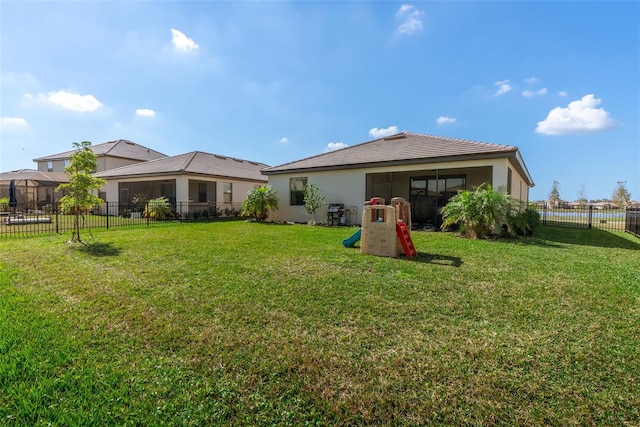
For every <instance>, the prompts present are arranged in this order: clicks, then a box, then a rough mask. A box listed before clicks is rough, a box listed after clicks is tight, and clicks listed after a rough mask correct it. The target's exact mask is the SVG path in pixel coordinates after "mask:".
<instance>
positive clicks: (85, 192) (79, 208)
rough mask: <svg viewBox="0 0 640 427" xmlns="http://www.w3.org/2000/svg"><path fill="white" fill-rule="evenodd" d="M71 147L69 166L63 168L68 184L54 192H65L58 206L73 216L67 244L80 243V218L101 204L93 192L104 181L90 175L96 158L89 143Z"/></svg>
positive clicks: (94, 167)
mask: <svg viewBox="0 0 640 427" xmlns="http://www.w3.org/2000/svg"><path fill="white" fill-rule="evenodd" d="M73 147H74V148H75V149H76V151H75V152H74V153H73V154H72V155H71V158H70V159H69V165H68V166H67V167H65V168H64V171H65V172H66V173H67V175H69V182H68V183H64V184H60V185H58V187H57V188H56V191H66V193H67V194H66V195H64V196H63V197H62V198H61V199H60V206H61V208H62V211H63V212H64V213H66V214H71V215H75V218H74V220H73V232H72V234H71V240H70V241H69V242H70V243H75V242H77V243H82V239H81V238H80V228H81V223H80V218H81V217H82V218H84V215H85V214H86V213H88V212H89V210H90V209H91V208H92V207H94V206H96V205H98V204H101V203H102V199H100V198H99V197H98V196H96V195H95V194H94V193H93V192H94V191H95V190H98V189H100V187H102V186H103V185H104V184H105V183H106V181H105V180H104V179H102V178H96V177H95V176H93V175H92V174H93V173H94V172H95V171H96V166H97V156H96V155H95V153H94V152H93V151H92V150H91V142H89V141H82V142H81V143H77V142H74V143H73Z"/></svg>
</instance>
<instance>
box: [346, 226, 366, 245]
mask: <svg viewBox="0 0 640 427" xmlns="http://www.w3.org/2000/svg"><path fill="white" fill-rule="evenodd" d="M361 234H362V228H360V229H358V231H356V232H355V233H353V235H352V236H351V237H348V238H346V239H344V240H343V241H342V244H343V245H344V247H345V248H352V247H353V245H355V244H356V242H358V241H360V235H361Z"/></svg>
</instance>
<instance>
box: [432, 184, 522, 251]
mask: <svg viewBox="0 0 640 427" xmlns="http://www.w3.org/2000/svg"><path fill="white" fill-rule="evenodd" d="M518 203H519V202H518V201H515V200H513V199H512V198H511V197H510V196H509V195H507V194H506V193H505V192H504V191H503V190H501V189H499V190H494V189H493V187H492V186H491V185H490V184H487V183H484V184H482V185H480V186H478V187H477V188H476V189H475V190H473V191H470V190H464V191H460V192H459V193H458V194H456V195H455V196H453V197H452V198H451V199H450V200H449V202H448V203H447V205H446V206H445V207H444V208H443V209H442V218H443V222H442V227H441V228H442V229H445V228H448V227H451V226H452V225H459V226H460V231H461V232H462V233H463V234H467V235H469V236H470V237H473V238H475V239H481V238H485V237H488V236H490V235H491V233H492V231H493V230H494V229H502V226H503V225H505V224H507V218H508V217H509V215H511V214H512V213H513V212H516V211H518Z"/></svg>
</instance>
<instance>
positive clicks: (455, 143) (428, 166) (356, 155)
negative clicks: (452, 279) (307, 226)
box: [262, 132, 534, 227]
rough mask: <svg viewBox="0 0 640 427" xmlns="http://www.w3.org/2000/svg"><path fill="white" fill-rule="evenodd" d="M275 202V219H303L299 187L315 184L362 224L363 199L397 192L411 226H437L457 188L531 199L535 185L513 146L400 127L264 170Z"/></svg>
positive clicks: (348, 217)
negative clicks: (275, 195)
mask: <svg viewBox="0 0 640 427" xmlns="http://www.w3.org/2000/svg"><path fill="white" fill-rule="evenodd" d="M262 173H263V174H265V175H267V176H268V179H269V184H270V185H271V186H272V187H273V188H274V190H276V191H277V192H278V196H279V199H280V203H279V209H278V212H277V218H278V220H281V221H293V222H306V221H308V220H309V216H308V215H307V214H306V212H305V210H304V203H303V198H302V189H303V188H304V186H305V185H307V184H315V185H317V186H318V188H319V189H320V190H321V191H322V193H323V195H324V196H325V202H326V203H327V204H339V205H343V206H344V211H343V215H344V216H346V218H345V219H346V222H347V223H348V224H360V222H361V215H362V207H363V204H364V201H365V200H369V199H371V198H372V197H382V198H384V199H385V200H386V202H387V203H389V201H390V200H391V198H392V197H403V198H405V199H406V200H407V201H409V202H410V203H411V215H412V220H413V224H415V225H423V226H433V227H438V226H439V225H440V224H441V221H442V218H441V215H440V213H441V209H442V207H443V206H445V205H446V203H447V201H448V200H449V199H450V198H451V197H452V196H454V195H455V194H457V192H458V190H463V189H473V188H475V187H477V186H479V185H480V184H482V183H485V182H486V183H489V184H491V185H492V186H493V187H494V188H499V187H504V188H506V191H507V192H508V193H509V194H510V195H511V196H512V197H514V198H516V199H518V200H522V201H524V202H528V201H529V188H531V187H533V185H534V182H533V180H532V178H531V175H530V174H529V171H528V170H527V167H526V165H525V162H524V160H523V158H522V155H521V154H520V151H519V150H518V148H517V147H515V146H511V145H500V144H489V143H482V142H475V141H469V140H462V139H454V138H446V137H440V136H430V135H424V134H419V133H412V132H401V133H398V134H395V135H391V136H387V137H384V138H379V139H375V140H372V141H368V142H364V143H361V144H358V145H354V146H350V147H347V148H343V149H340V150H336V151H331V152H328V153H323V154H320V155H317V156H313V157H308V158H305V159H302V160H297V161H294V162H290V163H286V164H282V165H279V166H273V167H268V168H266V169H263V171H262Z"/></svg>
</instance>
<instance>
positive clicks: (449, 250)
mask: <svg viewBox="0 0 640 427" xmlns="http://www.w3.org/2000/svg"><path fill="white" fill-rule="evenodd" d="M353 231H354V230H353V229H345V228H326V227H309V226H301V225H266V224H257V223H245V222H220V223H208V224H177V225H175V226H171V227H160V228H141V229H127V230H112V231H99V232H97V231H94V232H93V235H94V237H95V238H96V241H95V242H93V243H91V244H90V245H88V246H87V247H84V248H80V247H77V246H72V245H68V244H66V243H65V241H66V240H67V239H68V236H67V235H57V236H48V237H40V238H31V239H23V240H17V239H16V240H6V241H0V250H1V258H0V424H3V425H9V426H14V425H15V426H26V425H29V426H33V425H55V426H63V425H64V426H74V425H82V426H88V425H96V426H102V425H179V426H185V425H194V426H196V425H198V426H199V425H295V426H298V425H363V424H367V425H492V424H497V425H509V426H514V425H522V426H531V425H561V426H568V425H611V426H624V425H639V424H640V351H639V349H640V241H639V240H638V239H636V238H635V237H633V236H630V235H625V234H623V233H607V232H604V231H601V230H572V229H561V228H542V229H541V230H540V231H539V233H538V234H537V235H536V237H534V238H528V239H521V240H501V241H489V240H480V241H475V240H469V239H461V238H457V237H455V236H453V235H452V234H448V233H429V232H414V233H413V239H414V244H415V246H416V249H417V250H418V253H419V259H417V260H407V259H404V258H400V259H388V258H379V257H372V256H368V255H361V254H360V252H359V250H358V249H347V248H344V247H342V244H341V242H342V239H343V238H345V237H348V236H349V235H350V234H351V233H352V232H353ZM84 236H85V237H88V236H89V235H88V233H85V234H84Z"/></svg>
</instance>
